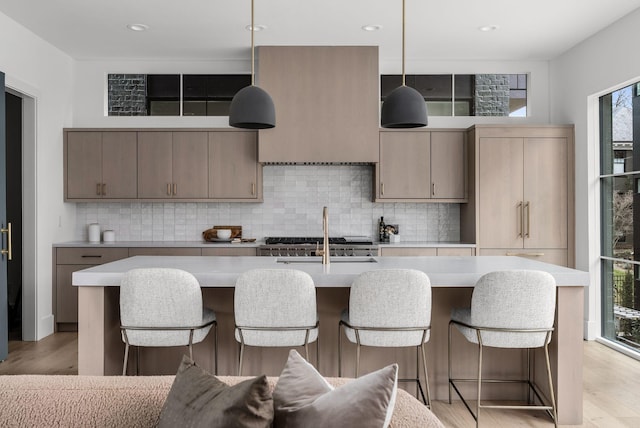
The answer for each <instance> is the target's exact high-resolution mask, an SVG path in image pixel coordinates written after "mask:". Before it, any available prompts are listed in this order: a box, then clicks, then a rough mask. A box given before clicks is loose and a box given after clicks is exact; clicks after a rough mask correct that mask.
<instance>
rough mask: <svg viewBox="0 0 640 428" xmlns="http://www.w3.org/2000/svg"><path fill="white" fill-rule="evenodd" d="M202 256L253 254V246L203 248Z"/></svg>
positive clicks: (254, 251)
mask: <svg viewBox="0 0 640 428" xmlns="http://www.w3.org/2000/svg"><path fill="white" fill-rule="evenodd" d="M202 255H203V256H255V255H256V249H255V247H234V248H229V247H219V248H203V249H202Z"/></svg>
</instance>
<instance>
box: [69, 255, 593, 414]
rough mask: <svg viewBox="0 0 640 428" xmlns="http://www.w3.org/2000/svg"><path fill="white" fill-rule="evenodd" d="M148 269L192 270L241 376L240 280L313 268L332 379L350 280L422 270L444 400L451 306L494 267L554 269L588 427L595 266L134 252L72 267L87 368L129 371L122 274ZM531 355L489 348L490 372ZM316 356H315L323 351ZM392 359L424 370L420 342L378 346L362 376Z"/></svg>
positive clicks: (153, 363)
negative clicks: (585, 351)
mask: <svg viewBox="0 0 640 428" xmlns="http://www.w3.org/2000/svg"><path fill="white" fill-rule="evenodd" d="M147 267H171V268H178V269H183V270H186V271H188V272H190V273H192V274H193V275H194V276H195V277H196V278H197V279H198V281H199V282H200V285H201V287H202V289H203V299H204V304H205V306H207V307H210V308H212V309H213V310H214V311H215V312H216V316H217V319H218V335H219V336H218V340H219V342H218V343H219V350H218V355H219V371H218V373H219V374H221V375H227V374H228V375H233V374H236V373H237V361H238V344H237V343H236V341H235V339H234V336H233V331H234V317H233V287H234V284H235V282H236V279H237V278H238V276H239V275H240V274H241V273H243V272H245V271H247V270H250V269H264V268H273V269H299V270H303V271H305V272H307V273H308V274H309V275H311V277H312V278H313V280H314V283H315V285H316V288H317V305H318V314H319V318H320V333H319V342H318V346H319V352H320V364H319V370H320V372H321V373H322V374H324V375H326V376H336V375H337V372H338V369H337V364H338V361H337V348H338V320H339V318H340V313H341V311H342V310H343V309H344V308H346V307H347V306H348V301H349V287H350V285H351V283H352V281H353V280H354V278H355V277H356V276H357V275H358V274H360V273H362V272H364V271H368V270H374V269H391V268H394V269H398V268H407V269H416V270H419V271H423V272H425V273H426V274H427V275H428V276H429V278H430V280H431V285H432V320H431V328H432V330H431V339H430V341H429V343H428V344H427V365H428V369H429V380H430V384H431V392H432V394H433V397H434V398H435V399H437V400H446V399H447V391H448V383H447V379H448V376H447V335H448V333H447V332H448V322H449V317H450V312H451V308H454V307H464V306H469V305H470V299H471V293H472V291H473V286H474V284H475V282H476V281H477V280H478V279H479V278H480V277H481V276H482V275H483V274H485V273H487V272H491V271H496V270H509V269H530V270H542V271H546V272H549V273H550V274H551V275H552V276H553V277H554V278H555V280H556V284H557V309H556V320H555V330H554V332H553V338H552V343H551V345H550V348H549V349H550V353H551V364H552V372H553V380H554V388H555V390H556V399H557V405H558V422H559V423H560V424H580V423H581V421H582V346H583V345H582V341H583V306H584V303H583V302H584V297H583V296H584V287H585V286H587V285H588V281H589V279H588V274H587V273H586V272H582V271H578V270H575V269H569V268H566V267H561V266H556V265H552V264H547V263H542V262H537V261H534V260H529V259H525V258H519V257H507V256H495V257H494V256H482V257H443V256H440V257H332V258H331V263H330V264H329V265H323V264H321V263H320V258H319V257H286V258H278V257H197V256H193V257H188V256H183V257H178V256H135V257H130V258H127V259H123V260H119V261H115V262H111V263H106V264H103V265H100V266H95V267H92V268H89V269H84V270H81V271H78V272H74V273H73V285H74V286H77V287H79V290H78V292H79V293H78V297H79V305H78V306H79V309H78V373H79V374H81V375H115V374H118V373H120V372H121V370H122V358H123V354H124V344H123V343H122V340H121V338H120V331H119V325H120V323H119V313H118V311H119V285H120V280H121V278H122V275H123V273H124V272H126V271H128V270H130V269H134V268H147ZM508 303H509V302H505V304H508ZM210 336H212V335H210ZM454 341H455V346H456V349H458V351H457V353H458V356H457V357H456V363H455V367H454V369H455V370H456V371H457V373H462V374H463V375H466V376H469V377H471V376H473V372H474V369H473V364H474V361H475V359H476V351H475V346H474V345H472V344H469V343H466V341H465V340H463V339H461V338H460V337H455V335H454ZM343 345H345V346H344V347H343V350H344V351H345V354H344V356H343V370H344V371H343V373H344V375H345V376H353V373H354V366H355V362H354V358H353V355H355V347H351V346H350V344H346V343H345V342H343ZM315 346H316V345H312V353H311V355H314V354H315V352H314V349H313V347H315ZM213 347H214V344H213V339H212V338H207V339H206V340H205V341H204V342H202V343H200V344H197V345H195V346H194V359H195V360H196V361H197V362H198V364H200V365H201V366H203V367H204V368H205V369H207V370H212V369H213V366H212V359H213V358H212V356H213ZM465 347H468V349H465ZM287 351H288V350H280V349H264V348H249V349H248V350H247V354H246V356H245V373H246V374H254V375H257V374H261V373H266V374H267V375H278V374H279V373H280V370H281V369H282V366H283V364H284V361H285V360H286V353H287ZM494 351H495V352H494ZM182 353H184V350H183V349H175V348H167V349H163V348H153V349H148V348H145V349H142V350H141V351H140V354H139V355H140V364H139V366H140V374H149V375H150V374H173V373H175V371H176V368H177V366H178V362H179V358H180V355H181V354H182ZM524 355H525V353H523V352H522V351H519V350H496V349H490V350H489V352H486V353H485V361H486V365H485V373H487V374H489V375H491V374H492V373H501V374H504V373H514V375H516V376H522V372H523V367H524V362H523V361H524V357H523V356H524ZM541 355H542V354H541ZM541 355H540V356H541ZM460 356H462V358H459V357H460ZM311 360H312V362H313V363H315V358H314V357H312V358H311ZM252 362H253V364H252ZM390 362H398V363H399V365H400V370H401V372H400V377H408V376H411V377H413V376H414V375H415V370H416V365H415V350H414V349H412V348H411V349H406V350H405V349H401V350H396V349H381V348H376V349H375V352H373V351H371V352H368V350H367V349H366V348H365V349H364V350H363V351H362V365H361V370H362V373H365V372H367V371H370V370H374V369H377V368H380V367H382V366H383V365H385V364H389V363H390ZM542 364H543V359H542V358H535V367H536V368H537V367H538V366H540V367H542ZM535 373H536V374H538V373H539V374H540V376H543V375H544V370H535ZM539 384H541V385H544V384H545V383H544V382H539ZM411 387H413V386H411ZM487 391H488V392H489V395H488V396H489V397H492V396H493V397H496V398H501V397H502V398H504V395H505V393H506V394H508V396H509V397H514V394H517V395H520V394H522V390H516V389H514V390H513V391H511V390H509V391H504V390H498V389H496V390H495V391H491V390H487ZM543 391H544V388H543ZM483 395H484V394H483Z"/></svg>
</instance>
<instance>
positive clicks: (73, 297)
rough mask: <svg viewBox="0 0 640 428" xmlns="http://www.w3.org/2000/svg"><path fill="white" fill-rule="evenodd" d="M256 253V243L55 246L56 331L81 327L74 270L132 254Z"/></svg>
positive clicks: (227, 254) (210, 254) (237, 254)
mask: <svg viewBox="0 0 640 428" xmlns="http://www.w3.org/2000/svg"><path fill="white" fill-rule="evenodd" d="M200 255H202V256H255V255H256V248H255V247H242V246H238V247H216V248H200V247H179V248H178V247H131V248H128V247H117V248H116V247H111V248H104V247H98V246H96V247H83V248H60V247H58V248H54V249H53V281H54V283H53V293H52V294H53V302H52V303H53V315H54V318H55V325H56V331H65V330H67V331H76V330H77V329H78V289H77V288H76V287H74V286H73V285H71V280H72V275H73V272H76V271H79V270H82V269H87V268H90V267H92V266H98V265H101V264H104V263H109V262H113V261H116V260H120V259H126V258H127V257H132V256H200Z"/></svg>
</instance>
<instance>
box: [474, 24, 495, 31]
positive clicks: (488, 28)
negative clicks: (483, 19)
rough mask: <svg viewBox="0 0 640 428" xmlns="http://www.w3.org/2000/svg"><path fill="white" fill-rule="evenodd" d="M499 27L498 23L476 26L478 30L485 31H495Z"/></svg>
mask: <svg viewBox="0 0 640 428" xmlns="http://www.w3.org/2000/svg"><path fill="white" fill-rule="evenodd" d="M499 28H500V26H499V25H484V26H482V27H478V30H480V31H484V32H487V31H496V30H498V29H499Z"/></svg>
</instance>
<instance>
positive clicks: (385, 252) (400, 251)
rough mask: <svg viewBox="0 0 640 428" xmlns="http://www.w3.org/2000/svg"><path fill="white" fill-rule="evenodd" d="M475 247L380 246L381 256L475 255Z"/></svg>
mask: <svg viewBox="0 0 640 428" xmlns="http://www.w3.org/2000/svg"><path fill="white" fill-rule="evenodd" d="M475 254H476V250H475V248H470V247H381V248H380V255H381V256H391V257H402V256H407V257H420V256H475Z"/></svg>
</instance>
